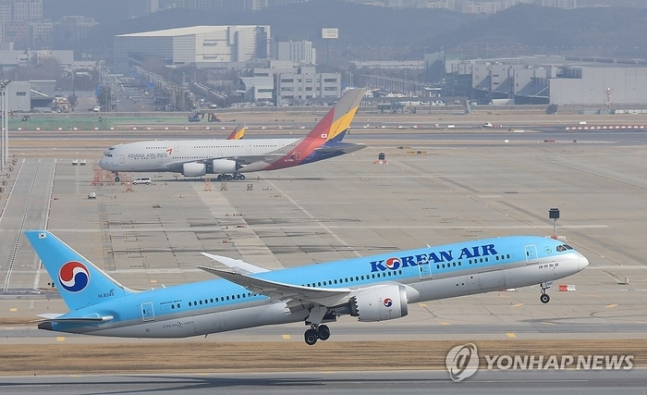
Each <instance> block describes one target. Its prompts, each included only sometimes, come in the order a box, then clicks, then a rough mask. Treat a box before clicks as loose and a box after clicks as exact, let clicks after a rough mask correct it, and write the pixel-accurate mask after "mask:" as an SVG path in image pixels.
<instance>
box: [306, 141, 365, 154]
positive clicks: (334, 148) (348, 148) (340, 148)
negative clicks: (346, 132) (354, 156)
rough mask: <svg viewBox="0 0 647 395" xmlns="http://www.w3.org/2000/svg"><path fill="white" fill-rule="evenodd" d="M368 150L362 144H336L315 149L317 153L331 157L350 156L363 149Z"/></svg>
mask: <svg viewBox="0 0 647 395" xmlns="http://www.w3.org/2000/svg"><path fill="white" fill-rule="evenodd" d="M364 148H366V145H364V144H360V143H337V142H335V144H334V145H333V144H330V145H329V144H326V145H323V146H321V147H319V148H315V151H317V152H319V153H322V154H326V155H330V154H336V155H343V154H349V153H351V152H355V151H359V150H361V149H364Z"/></svg>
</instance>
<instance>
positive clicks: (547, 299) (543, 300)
mask: <svg viewBox="0 0 647 395" xmlns="http://www.w3.org/2000/svg"><path fill="white" fill-rule="evenodd" d="M539 300H541V303H548V302H550V296H548V294H542V295H541V296H540V297H539Z"/></svg>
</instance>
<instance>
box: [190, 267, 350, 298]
mask: <svg viewBox="0 0 647 395" xmlns="http://www.w3.org/2000/svg"><path fill="white" fill-rule="evenodd" d="M198 268H199V269H202V270H204V271H206V272H208V273H211V274H215V275H216V276H220V277H222V278H224V279H225V280H228V281H231V282H232V283H234V284H238V285H240V286H242V287H245V288H247V289H248V290H250V291H252V292H253V293H255V294H261V295H265V296H268V297H270V298H272V299H279V300H286V299H300V300H308V301H312V302H318V303H320V300H321V299H325V298H331V297H344V296H346V295H348V294H350V292H351V290H350V289H348V288H331V289H329V288H311V287H302V286H299V285H292V284H284V283H279V282H276V281H270V280H264V279H262V278H257V277H250V276H246V275H243V274H239V273H232V272H228V271H225V270H219V269H214V268H210V267H204V266H198ZM322 304H324V303H322Z"/></svg>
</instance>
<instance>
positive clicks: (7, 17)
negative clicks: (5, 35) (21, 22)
mask: <svg viewBox="0 0 647 395" xmlns="http://www.w3.org/2000/svg"><path fill="white" fill-rule="evenodd" d="M12 10H13V7H12V0H0V23H2V24H5V23H10V22H11V15H12Z"/></svg>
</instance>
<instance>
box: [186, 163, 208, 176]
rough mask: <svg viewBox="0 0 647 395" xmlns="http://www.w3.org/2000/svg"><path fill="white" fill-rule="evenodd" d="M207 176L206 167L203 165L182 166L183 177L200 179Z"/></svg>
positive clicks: (189, 164) (190, 164)
mask: <svg viewBox="0 0 647 395" xmlns="http://www.w3.org/2000/svg"><path fill="white" fill-rule="evenodd" d="M205 174H207V166H206V165H205V164H204V163H195V162H194V163H185V164H184V165H182V175H183V176H185V177H202V176H203V175H205Z"/></svg>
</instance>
